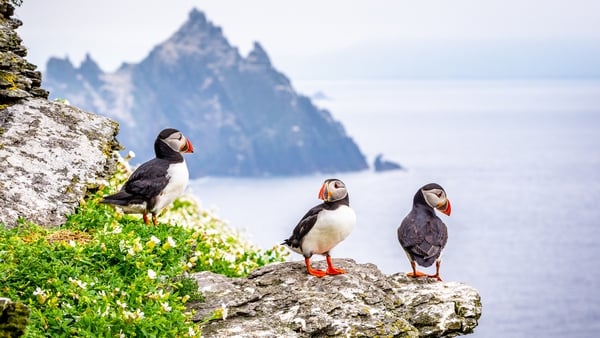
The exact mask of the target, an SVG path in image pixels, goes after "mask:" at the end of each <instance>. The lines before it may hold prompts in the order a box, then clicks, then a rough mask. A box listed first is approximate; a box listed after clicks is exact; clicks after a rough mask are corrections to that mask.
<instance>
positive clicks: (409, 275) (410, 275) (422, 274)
mask: <svg viewBox="0 0 600 338" xmlns="http://www.w3.org/2000/svg"><path fill="white" fill-rule="evenodd" d="M406 276H408V277H413V278H418V277H426V276H427V275H426V274H424V273H423V272H421V271H415V272H414V273H413V272H409V273H407V274H406Z"/></svg>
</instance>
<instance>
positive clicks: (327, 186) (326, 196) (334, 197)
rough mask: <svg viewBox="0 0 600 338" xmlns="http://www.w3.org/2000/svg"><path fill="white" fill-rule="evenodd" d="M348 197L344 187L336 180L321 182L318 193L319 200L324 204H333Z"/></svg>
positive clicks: (342, 183)
mask: <svg viewBox="0 0 600 338" xmlns="http://www.w3.org/2000/svg"><path fill="white" fill-rule="evenodd" d="M346 195H348V190H346V185H345V184H344V182H342V181H340V180H338V179H329V180H326V181H325V182H323V186H321V190H320V191H319V198H320V199H322V200H323V201H325V202H335V201H338V200H341V199H342V198H344V197H346Z"/></svg>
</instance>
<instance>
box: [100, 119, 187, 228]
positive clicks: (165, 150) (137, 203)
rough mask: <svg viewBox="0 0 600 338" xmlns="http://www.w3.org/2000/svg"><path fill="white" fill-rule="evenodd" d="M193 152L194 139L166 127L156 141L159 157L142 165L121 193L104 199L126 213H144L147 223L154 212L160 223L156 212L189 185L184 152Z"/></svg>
mask: <svg viewBox="0 0 600 338" xmlns="http://www.w3.org/2000/svg"><path fill="white" fill-rule="evenodd" d="M193 152H194V147H193V146H192V143H191V142H190V141H189V140H188V139H187V138H186V137H185V136H184V135H183V134H182V133H181V132H180V131H178V130H176V129H173V128H167V129H164V130H163V131H161V132H160V133H159V134H158V136H157V137H156V140H155V141H154V153H155V154H156V158H154V159H152V160H150V161H148V162H145V163H143V164H142V165H140V166H139V167H138V168H137V169H136V170H135V171H134V172H133V174H131V176H130V177H129V179H128V180H127V182H125V184H124V185H123V187H122V188H121V190H120V191H119V192H118V193H116V194H114V195H110V196H105V197H104V199H103V200H102V201H101V202H102V203H108V204H113V205H116V206H118V207H120V208H121V209H122V210H123V211H124V212H125V213H131V214H143V215H144V222H145V223H146V224H148V213H152V223H153V224H154V225H157V224H158V222H157V219H156V215H157V214H159V213H160V212H161V211H162V209H164V208H165V207H166V206H168V205H169V204H170V203H171V202H173V200H175V199H176V198H177V197H179V196H180V195H181V194H182V193H183V191H184V190H185V188H186V186H187V183H188V180H189V172H188V168H187V164H186V163H185V160H184V158H183V156H182V155H181V154H183V153H193Z"/></svg>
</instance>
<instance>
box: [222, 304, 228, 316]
mask: <svg viewBox="0 0 600 338" xmlns="http://www.w3.org/2000/svg"><path fill="white" fill-rule="evenodd" d="M221 308H222V309H223V311H222V312H221V316H222V318H223V320H225V319H227V314H228V313H229V309H228V308H227V306H225V304H224V303H221Z"/></svg>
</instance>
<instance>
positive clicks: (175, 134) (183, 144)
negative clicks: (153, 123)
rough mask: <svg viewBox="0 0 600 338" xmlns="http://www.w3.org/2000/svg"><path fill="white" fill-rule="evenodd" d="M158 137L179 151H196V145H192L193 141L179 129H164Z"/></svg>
mask: <svg viewBox="0 0 600 338" xmlns="http://www.w3.org/2000/svg"><path fill="white" fill-rule="evenodd" d="M158 139H159V140H161V141H163V142H164V143H166V144H167V145H168V146H169V148H171V149H173V150H174V151H176V152H178V153H193V152H194V146H193V145H192V142H190V140H188V139H187V138H186V137H185V136H183V134H182V133H181V132H180V131H179V130H177V129H173V128H167V129H163V131H161V132H160V134H158Z"/></svg>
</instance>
